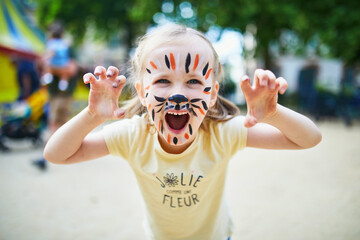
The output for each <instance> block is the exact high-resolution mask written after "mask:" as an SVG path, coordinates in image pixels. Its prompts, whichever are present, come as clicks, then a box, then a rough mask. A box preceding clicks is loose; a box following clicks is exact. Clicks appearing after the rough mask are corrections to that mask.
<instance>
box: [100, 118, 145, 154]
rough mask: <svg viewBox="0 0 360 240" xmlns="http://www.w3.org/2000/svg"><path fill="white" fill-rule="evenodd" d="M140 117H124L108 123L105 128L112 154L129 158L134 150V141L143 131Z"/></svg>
mask: <svg viewBox="0 0 360 240" xmlns="http://www.w3.org/2000/svg"><path fill="white" fill-rule="evenodd" d="M139 128H141V121H140V118H139V117H136V118H132V119H123V120H119V121H117V122H114V123H111V124H109V125H106V126H105V127H104V128H103V131H104V138H105V143H106V146H107V148H108V150H109V152H110V154H111V155H115V156H119V157H122V158H124V159H125V160H129V158H130V157H131V155H132V152H133V149H134V148H133V146H134V142H135V140H136V139H137V138H139V131H141V130H140V129H139Z"/></svg>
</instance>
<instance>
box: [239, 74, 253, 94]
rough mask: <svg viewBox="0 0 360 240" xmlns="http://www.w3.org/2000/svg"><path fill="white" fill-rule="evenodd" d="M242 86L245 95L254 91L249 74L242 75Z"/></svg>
mask: <svg viewBox="0 0 360 240" xmlns="http://www.w3.org/2000/svg"><path fill="white" fill-rule="evenodd" d="M240 87H241V90H242V91H243V93H244V95H249V94H251V93H252V88H251V85H250V78H249V76H247V75H245V76H243V77H242V79H241V81H240Z"/></svg>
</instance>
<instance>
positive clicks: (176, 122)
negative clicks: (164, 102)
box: [165, 114, 189, 130]
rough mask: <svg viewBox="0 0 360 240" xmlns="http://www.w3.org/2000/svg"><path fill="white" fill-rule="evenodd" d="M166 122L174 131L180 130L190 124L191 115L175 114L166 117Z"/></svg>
mask: <svg viewBox="0 0 360 240" xmlns="http://www.w3.org/2000/svg"><path fill="white" fill-rule="evenodd" d="M165 119H166V122H167V124H168V125H169V127H171V128H172V129H175V130H180V129H183V128H184V127H185V124H186V123H187V122H188V119H189V115H188V114H184V115H173V114H166V116H165Z"/></svg>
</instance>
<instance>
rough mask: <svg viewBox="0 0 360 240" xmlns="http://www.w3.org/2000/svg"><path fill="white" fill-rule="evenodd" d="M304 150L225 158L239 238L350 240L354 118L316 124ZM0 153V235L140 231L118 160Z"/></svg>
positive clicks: (357, 216) (94, 235)
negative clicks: (49, 159)
mask: <svg viewBox="0 0 360 240" xmlns="http://www.w3.org/2000/svg"><path fill="white" fill-rule="evenodd" d="M318 125H319V126H320V128H321V130H322V132H323V141H322V142H321V144H320V145H318V146H317V147H316V148H314V149H310V150H303V151H274V150H273V151H269V150H257V149H245V150H244V151H242V152H239V153H238V154H237V155H236V156H235V157H234V159H232V161H231V164H230V167H229V177H228V182H227V184H228V186H227V193H228V198H229V202H230V205H231V209H232V214H233V217H234V220H235V223H236V229H235V233H234V235H233V237H232V239H235V240H237V239H239V240H264V239H267V240H285V239H286V240H289V239H291V240H297V239H298V240H304V239H305V240H307V239H311V240H358V239H360V124H359V123H358V124H356V125H355V126H354V127H352V128H345V127H344V125H343V124H341V123H337V122H332V123H330V122H323V123H319V124H318ZM10 144H11V147H12V148H13V152H12V153H7V154H4V153H0V154H1V155H0V194H1V197H0V239H1V240H23V239H24V240H32V239H34V240H35V239H36V240H49V239H51V240H57V239H59V240H67V239H77V240H80V239H90V240H91V239H104V240H113V239H135V240H137V239H145V238H146V237H145V233H144V231H143V229H142V218H143V209H142V207H141V206H142V205H141V200H140V193H139V190H138V188H137V186H136V181H135V178H134V176H133V174H132V172H131V170H130V168H129V167H128V165H127V164H126V163H125V162H124V161H122V160H119V159H116V158H114V157H111V156H108V157H104V158H101V159H99V160H95V161H90V162H86V163H81V164H75V165H70V166H58V165H50V166H49V170H48V171H47V172H40V171H38V170H37V169H35V168H34V167H33V166H32V165H31V164H30V163H31V160H33V159H36V158H38V157H39V156H40V155H41V149H35V150H34V149H32V147H31V145H30V144H29V143H27V142H10Z"/></svg>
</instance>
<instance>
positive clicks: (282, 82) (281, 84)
mask: <svg viewBox="0 0 360 240" xmlns="http://www.w3.org/2000/svg"><path fill="white" fill-rule="evenodd" d="M276 82H277V83H278V84H279V93H280V94H284V93H285V91H286V89H287V88H288V83H287V81H286V80H285V79H284V78H282V77H279V78H277V79H276Z"/></svg>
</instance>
